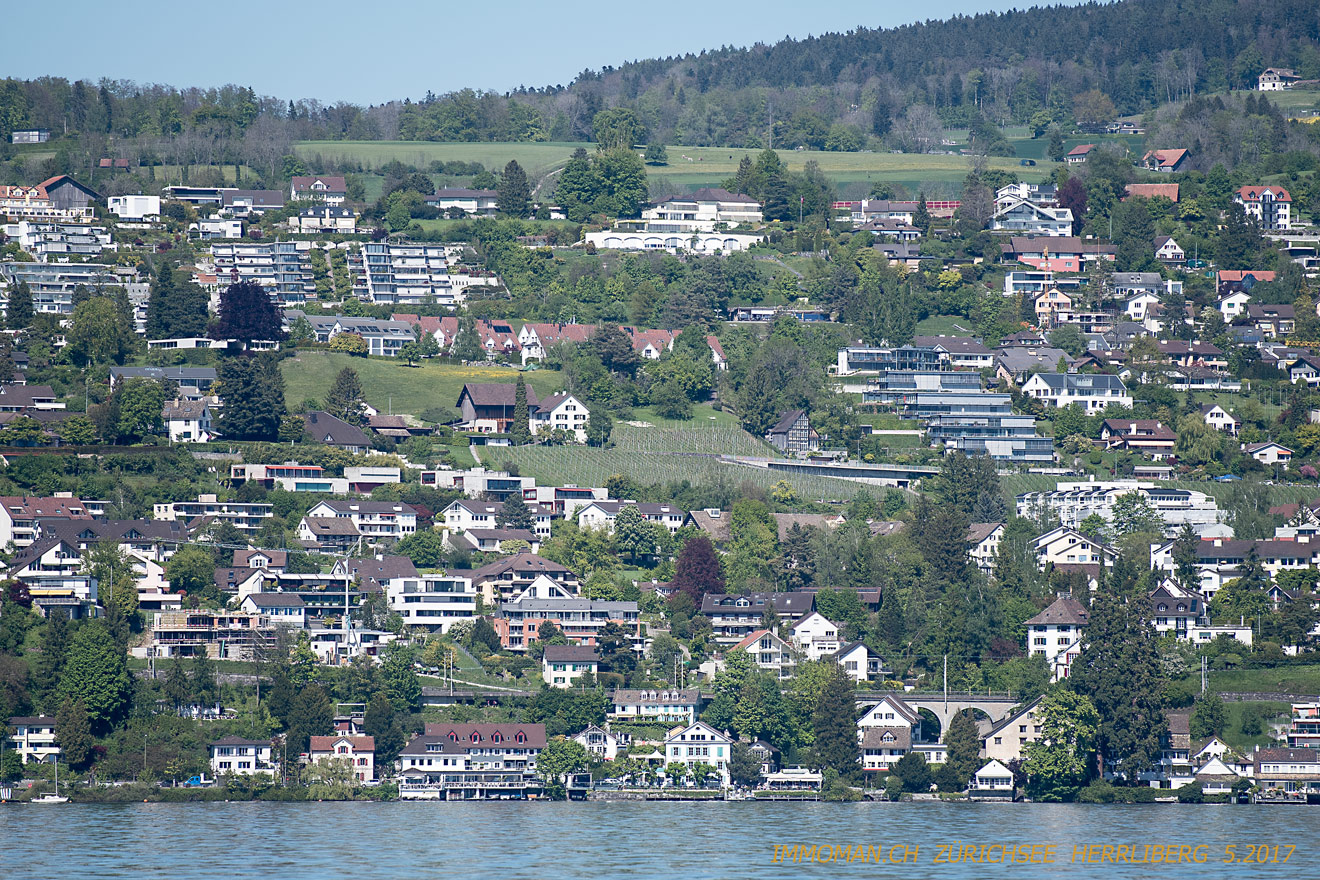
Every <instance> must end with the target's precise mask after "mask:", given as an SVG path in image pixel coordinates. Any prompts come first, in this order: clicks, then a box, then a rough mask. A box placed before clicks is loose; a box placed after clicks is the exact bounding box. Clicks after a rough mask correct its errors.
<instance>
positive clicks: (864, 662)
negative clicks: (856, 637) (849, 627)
mask: <svg viewBox="0 0 1320 880" xmlns="http://www.w3.org/2000/svg"><path fill="white" fill-rule="evenodd" d="M832 659H833V660H834V662H835V663H838V664H839V667H840V668H841V669H843V674H844V675H846V676H848V677H849V678H851V679H852V680H853V681H855V682H858V683H861V682H865V681H870V680H871V679H872V678H875V677H876V676H878V675H880V674H882V673H883V672H884V661H883V660H881V659H880V655H879V654H877V653H876V652H875V651H873V650H871V649H870V648H869V647H867V646H866V644H864V643H863V642H851V643H849V644H847V645H844V646H843V647H842V648H840V649H839V650H837V651H835V652H834V654H833V655H832Z"/></svg>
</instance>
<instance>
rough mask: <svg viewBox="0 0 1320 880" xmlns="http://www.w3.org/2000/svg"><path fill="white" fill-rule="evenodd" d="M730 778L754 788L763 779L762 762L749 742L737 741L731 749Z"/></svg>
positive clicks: (738, 783)
mask: <svg viewBox="0 0 1320 880" xmlns="http://www.w3.org/2000/svg"><path fill="white" fill-rule="evenodd" d="M729 778H730V779H731V780H733V782H734V783H735V784H737V785H741V786H744V787H746V788H752V787H754V786H755V785H756V784H757V783H759V782H760V781H761V762H760V761H758V760H757V759H756V756H755V755H753V754H752V750H751V749H750V748H749V747H748V746H747V743H741V742H736V743H734V744H733V747H732V748H730V749H729Z"/></svg>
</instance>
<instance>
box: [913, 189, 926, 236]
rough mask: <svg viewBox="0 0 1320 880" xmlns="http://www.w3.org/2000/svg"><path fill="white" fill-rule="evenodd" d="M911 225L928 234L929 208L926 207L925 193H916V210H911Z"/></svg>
mask: <svg viewBox="0 0 1320 880" xmlns="http://www.w3.org/2000/svg"><path fill="white" fill-rule="evenodd" d="M912 225H913V226H915V227H916V228H918V229H920V230H921V231H922V233H924V234H927V235H929V234H930V210H929V209H927V208H926V194H925V193H924V192H922V193H917V210H916V211H914V212H912Z"/></svg>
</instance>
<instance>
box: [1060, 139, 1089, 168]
mask: <svg viewBox="0 0 1320 880" xmlns="http://www.w3.org/2000/svg"><path fill="white" fill-rule="evenodd" d="M1094 149H1095V144H1078V145H1077V146H1075V147H1073V148H1072V149H1071V150H1069V151H1068V155H1066V156H1064V157H1063V161H1065V162H1067V163H1068V164H1069V165H1082V164H1084V163H1085V162H1086V156H1087V154H1088V153H1090V152H1091V151H1092V150H1094Z"/></svg>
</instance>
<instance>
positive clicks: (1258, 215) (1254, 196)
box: [1233, 186, 1292, 232]
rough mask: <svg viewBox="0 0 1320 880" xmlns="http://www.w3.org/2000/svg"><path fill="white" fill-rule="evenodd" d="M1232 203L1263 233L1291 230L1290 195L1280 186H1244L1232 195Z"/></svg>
mask: <svg viewBox="0 0 1320 880" xmlns="http://www.w3.org/2000/svg"><path fill="white" fill-rule="evenodd" d="M1233 201H1235V202H1237V203H1238V204H1239V205H1241V206H1242V210H1243V211H1245V212H1246V215H1247V216H1248V217H1250V218H1251V219H1253V220H1255V221H1256V222H1257V223H1259V224H1260V228H1261V229H1262V230H1263V231H1265V232H1287V231H1288V230H1289V229H1291V228H1292V195H1290V194H1289V192H1288V191H1287V190H1286V189H1284V188H1283V187H1281V186H1244V187H1241V188H1239V189H1238V191H1237V192H1235V193H1233Z"/></svg>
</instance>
